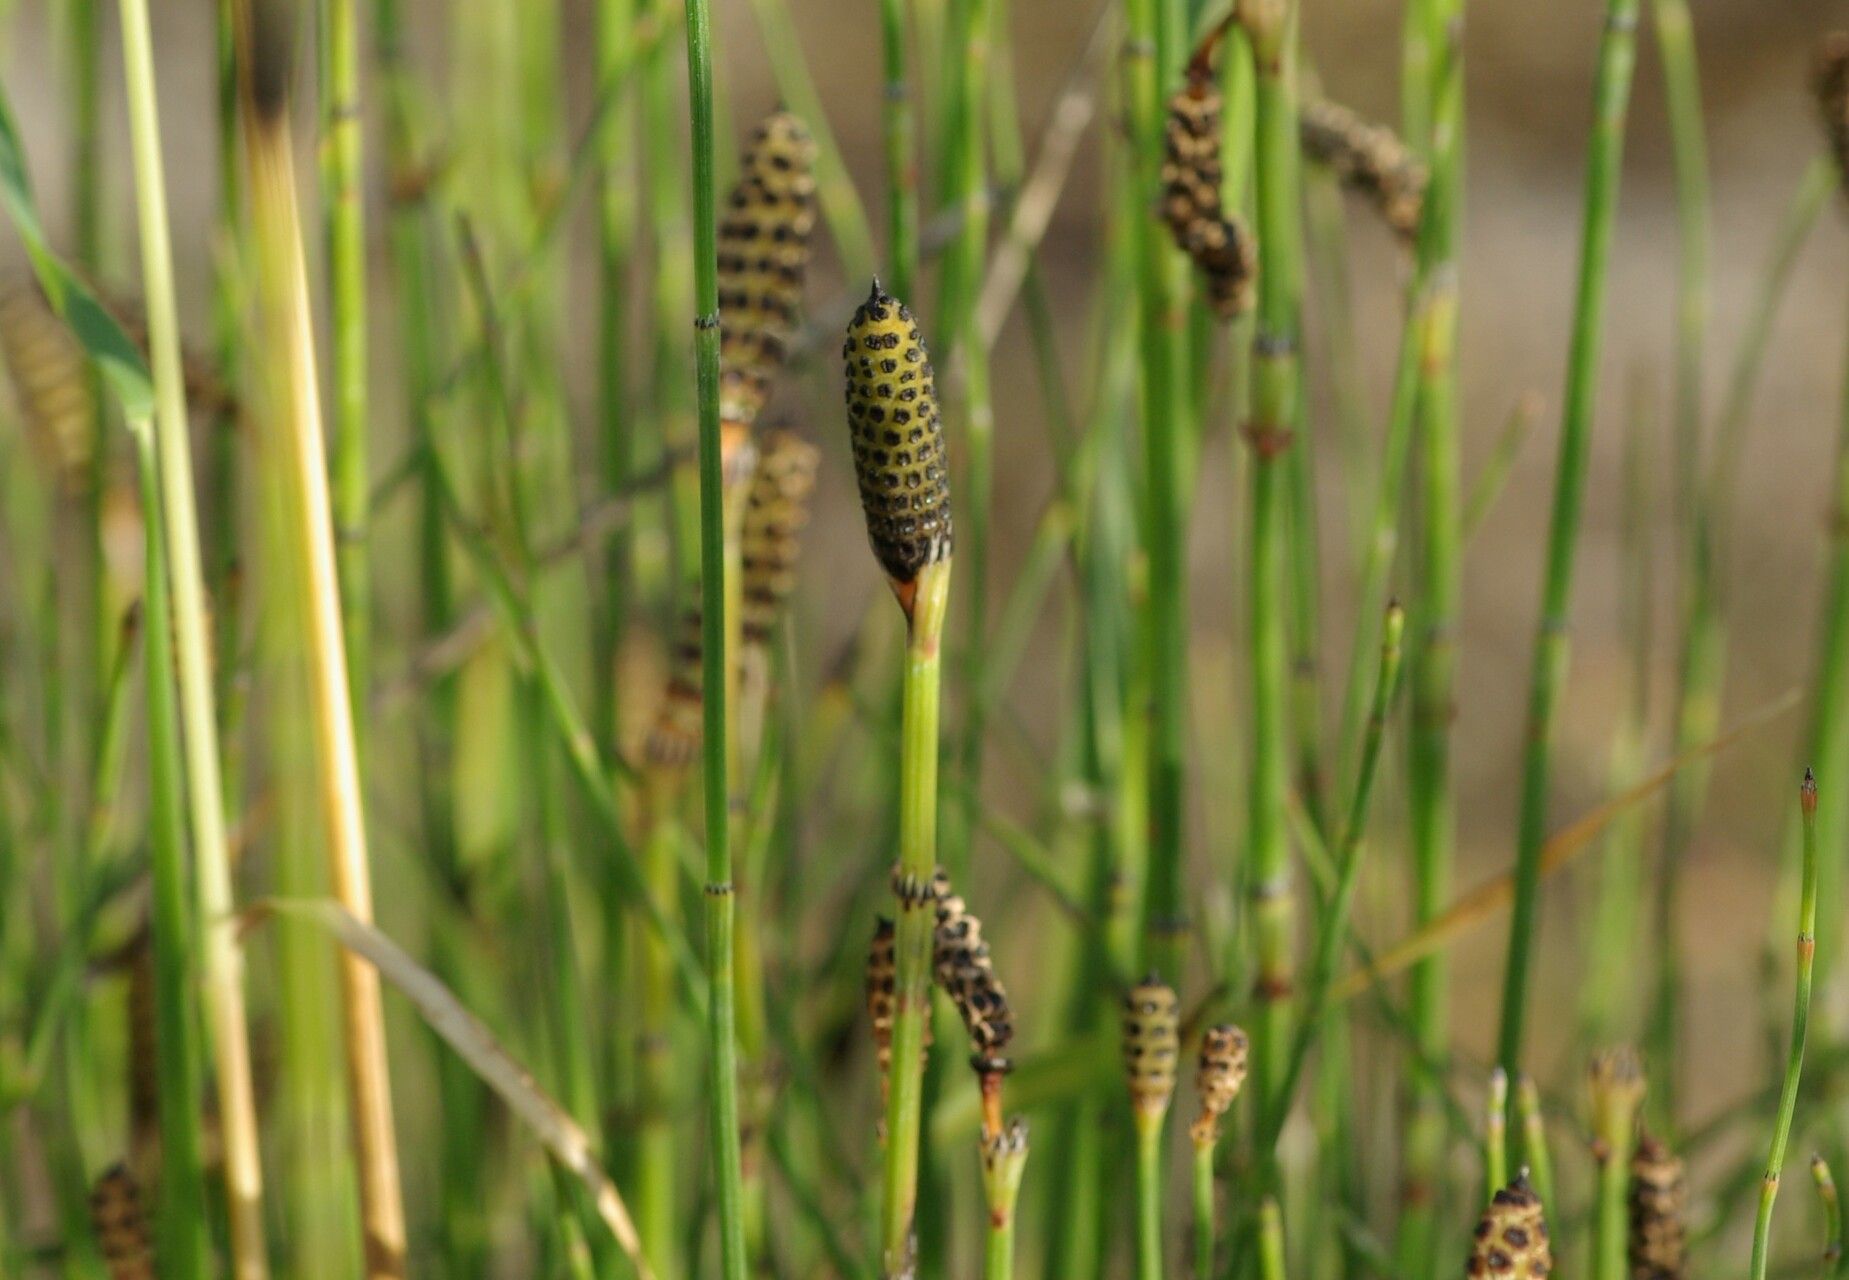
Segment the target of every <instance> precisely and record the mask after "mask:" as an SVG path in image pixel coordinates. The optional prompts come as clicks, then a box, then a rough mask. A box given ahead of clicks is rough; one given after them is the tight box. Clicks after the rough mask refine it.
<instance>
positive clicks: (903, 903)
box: [880, 557, 953, 1280]
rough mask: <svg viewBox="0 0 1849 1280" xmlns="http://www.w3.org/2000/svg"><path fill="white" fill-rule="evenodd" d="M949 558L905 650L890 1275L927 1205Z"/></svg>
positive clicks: (906, 1264)
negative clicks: (921, 1160) (928, 1060)
mask: <svg viewBox="0 0 1849 1280" xmlns="http://www.w3.org/2000/svg"><path fill="white" fill-rule="evenodd" d="M952 563H953V561H952V560H950V559H949V558H948V557H946V558H945V559H942V560H934V561H932V562H931V563H929V564H927V565H925V566H924V568H923V569H921V570H920V571H919V573H918V577H917V579H916V585H915V591H914V594H913V596H912V610H911V620H910V627H909V630H908V639H907V643H906V650H905V674H904V679H903V688H902V692H901V695H900V696H901V706H900V743H899V865H898V867H897V868H895V871H894V875H895V883H894V886H893V888H894V891H895V894H896V896H897V897H898V923H897V926H896V931H895V934H896V936H895V947H896V954H895V957H894V960H895V964H896V967H897V974H896V989H895V992H894V1000H895V1002H896V1013H895V1015H894V1017H893V1027H892V1087H891V1090H890V1091H889V1093H888V1096H887V1103H886V1160H885V1166H884V1179H883V1183H882V1200H881V1206H880V1274H881V1275H882V1276H884V1277H886V1278H887V1280H897V1278H898V1277H902V1276H910V1275H911V1274H912V1259H913V1251H914V1247H915V1246H914V1242H913V1240H912V1217H913V1214H914V1212H915V1211H916V1209H917V1205H918V1152H919V1121H920V1116H921V1113H922V1111H923V1106H924V1034H925V1024H926V1020H927V1019H928V1018H929V1017H930V1013H931V935H932V930H933V927H934V924H935V919H936V917H935V914H934V912H933V910H932V904H931V901H930V899H929V897H928V896H927V895H926V893H925V892H924V887H925V886H928V885H929V884H930V883H931V877H932V876H933V875H934V874H935V873H936V871H937V763H938V688H939V683H940V674H941V662H942V653H941V651H942V648H943V636H944V615H945V613H946V612H947V609H948V606H949V603H950V571H951V565H952Z"/></svg>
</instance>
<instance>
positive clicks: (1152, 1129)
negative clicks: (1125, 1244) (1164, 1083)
mask: <svg viewBox="0 0 1849 1280" xmlns="http://www.w3.org/2000/svg"><path fill="white" fill-rule="evenodd" d="M1167 1116H1168V1110H1167V1108H1164V1109H1163V1110H1161V1111H1158V1112H1155V1113H1153V1114H1145V1113H1143V1112H1142V1111H1140V1110H1139V1111H1138V1112H1137V1113H1136V1280H1162V1155H1163V1152H1162V1134H1163V1132H1164V1125H1163V1123H1162V1122H1163V1121H1164V1120H1165V1119H1166V1118H1167Z"/></svg>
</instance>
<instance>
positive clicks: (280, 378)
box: [238, 0, 406, 1278]
mask: <svg viewBox="0 0 1849 1280" xmlns="http://www.w3.org/2000/svg"><path fill="white" fill-rule="evenodd" d="M238 17H239V49H240V52H241V54H242V56H243V67H244V71H243V83H242V87H243V95H244V108H245V115H244V146H245V162H246V164H247V166H248V168H249V174H250V201H251V225H252V229H253V234H254V237H255V242H256V250H257V261H258V272H257V279H258V290H259V296H260V298H261V299H262V303H263V319H264V332H265V334H266V337H267V341H266V344H265V346H266V350H267V351H268V354H269V360H270V362H271V366H270V371H269V372H270V384H269V385H270V386H272V387H273V388H274V389H275V394H276V395H277V397H278V403H277V404H276V406H275V412H274V415H273V419H274V427H273V430H274V432H275V435H274V437H273V439H272V441H271V443H272V445H273V447H275V448H277V449H278V450H279V451H280V453H281V456H282V457H283V458H284V459H285V460H286V463H285V465H287V467H288V468H289V470H290V472H291V475H290V480H289V485H290V489H291V493H290V495H289V497H290V500H291V501H290V508H291V509H290V511H289V512H288V513H287V515H288V518H289V520H290V523H291V524H292V525H293V529H292V530H291V532H292V534H293V536H292V537H291V538H290V539H289V541H290V542H291V544H292V545H291V547H290V552H291V554H292V559H293V560H294V565H293V570H294V572H295V573H296V574H297V575H298V578H297V581H298V583H299V584H300V589H301V590H302V591H303V592H304V594H305V596H306V601H305V603H306V610H305V613H306V622H307V631H308V634H307V637H306V641H307V654H308V672H309V692H310V707H311V718H312V723H313V734H312V736H313V740H314V744H315V764H316V773H317V775H318V777H319V778H320V782H321V792H322V804H323V808H324V817H325V821H326V824H327V841H328V847H327V855H328V860H329V883H330V886H331V888H332V891H333V894H334V897H335V898H336V899H337V900H338V901H339V902H340V903H341V904H342V905H343V906H344V907H346V909H347V910H348V911H350V912H351V913H352V914H353V915H354V916H355V917H356V918H357V919H359V920H360V921H362V922H364V923H370V922H371V920H372V873H371V867H370V863H369V859H368V856H367V847H366V826H365V814H364V807H363V792H362V789H361V785H360V778H359V758H358V743H357V739H356V736H355V731H354V722H353V703H352V699H351V685H350V683H349V681H348V678H347V665H346V642H345V630H344V626H343V620H342V617H341V606H340V588H339V579H338V573H337V570H336V567H335V548H334V541H335V539H334V526H333V512H332V504H331V501H330V497H329V485H328V475H327V464H326V451H325V446H324V444H323V435H322V423H321V400H320V395H321V393H320V388H319V385H318V374H317V361H316V356H315V339H314V321H313V315H312V311H311V305H310V299H309V292H308V279H307V271H306V267H305V265H304V262H303V253H302V227H301V220H300V218H301V215H300V208H299V205H298V202H297V197H296V189H295V170H294V155H293V147H292V144H291V141H290V137H289V128H288V110H287V107H288V101H289V90H288V82H289V75H290V60H289V59H290V32H289V29H288V24H289V23H290V21H291V17H290V14H289V11H288V6H286V5H282V4H281V3H280V0H254V3H245V4H243V5H242V6H241V7H240V11H239V15H238ZM340 975H341V994H342V1002H343V1006H344V1032H345V1040H346V1054H347V1086H348V1092H349V1095H350V1098H351V1102H352V1107H353V1136H354V1153H355V1159H356V1163H357V1165H358V1169H359V1188H360V1213H361V1219H362V1224H361V1225H362V1230H363V1233H364V1239H365V1242H366V1249H365V1254H366V1256H365V1267H366V1273H367V1274H368V1275H369V1276H374V1277H381V1278H384V1277H397V1276H402V1275H403V1274H404V1270H405V1244H406V1240H405V1218H404V1198H403V1192H402V1189H401V1187H400V1183H399V1171H398V1150H397V1139H396V1136H395V1134H394V1132H393V1122H392V1099H391V1078H390V1070H389V1067H388V1064H387V1059H386V1044H385V1022H384V1009H383V1007H382V1003H381V999H380V990H379V976H378V973H377V971H376V970H374V969H373V968H372V967H371V966H370V965H368V964H367V963H366V962H365V961H364V960H362V959H360V958H359V957H357V956H354V955H352V954H350V953H343V955H342V956H341V959H340Z"/></svg>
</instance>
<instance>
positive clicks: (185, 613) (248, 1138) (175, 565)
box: [121, 0, 269, 1280]
mask: <svg viewBox="0 0 1849 1280" xmlns="http://www.w3.org/2000/svg"><path fill="white" fill-rule="evenodd" d="M121 21H122V61H123V68H124V75H125V79H126V81H127V92H128V103H129V126H130V137H131V143H132V148H133V152H134V157H135V180H136V203H137V208H138V211H139V220H140V226H141V261H142V273H143V278H144V279H143V288H144V293H145V296H146V299H147V311H148V338H149V346H150V348H151V354H152V356H153V365H154V384H155V417H154V432H153V435H154V448H155V453H156V457H157V463H158V466H157V476H158V488H159V497H160V507H161V518H162V520H163V521H164V523H165V526H166V528H165V537H166V544H167V545H166V551H167V554H166V561H167V565H166V568H167V575H168V583H169V586H170V588H171V591H172V598H173V642H174V650H175V656H176V666H177V669H178V680H179V698H180V704H179V709H180V721H181V728H182V732H181V744H182V746H183V748H184V751H185V759H186V770H185V773H186V782H187V801H188V805H187V807H188V818H189V825H190V828H191V831H192V838H193V864H194V871H195V875H196V877H197V881H196V885H195V892H196V894H197V906H196V910H197V913H198V914H197V924H198V929H199V936H200V939H201V941H202V944H203V956H202V982H203V984H204V990H205V1012H206V1021H207V1023H208V1024H209V1026H210V1029H211V1038H212V1052H213V1059H214V1068H215V1070H214V1076H215V1079H216V1082H217V1086H218V1100H219V1126H220V1134H221V1140H222V1142H223V1145H224V1162H225V1191H226V1195H227V1198H228V1200H229V1202H230V1226H231V1257H232V1274H233V1275H234V1276H235V1277H236V1278H237V1280H258V1278H260V1277H263V1276H265V1275H267V1274H268V1270H269V1266H268V1262H267V1260H266V1256H265V1251H264V1244H263V1215H262V1200H263V1171H262V1166H261V1164H260V1163H259V1160H258V1154H257V1123H256V1101H255V1093H254V1090H253V1087H252V1082H251V1070H250V1042H249V1032H248V1029H247V1025H246V1019H245V1012H244V989H243V972H242V971H243V959H242V956H241V954H240V952H239V949H238V943H237V939H236V937H235V936H234V934H233V930H234V928H235V927H236V926H235V921H234V919H233V910H234V908H233V897H232V890H231V863H230V856H229V853H228V850H227V846H226V840H225V820H224V809H223V804H224V787H223V784H222V782H221V779H220V776H219V747H218V720H217V716H216V714H215V712H214V709H213V691H212V671H211V656H210V655H211V646H210V642H209V640H208V638H207V634H206V627H207V625H208V624H207V616H208V611H207V608H206V604H205V590H204V586H203V582H202V577H203V572H202V569H201V558H200V553H199V523H198V517H197V513H196V510H195V504H194V500H193V476H192V450H191V443H190V438H189V434H188V428H187V417H186V398H185V385H184V378H183V374H182V370H181V367H180V332H179V322H178V318H177V312H176V306H175V300H174V281H173V258H172V251H171V248H170V237H169V235H168V230H167V191H166V177H165V172H164V169H163V166H162V161H161V143H160V116H159V109H158V107H157V106H156V104H155V87H154V54H153V42H152V37H151V35H150V31H149V23H148V9H147V0H121Z"/></svg>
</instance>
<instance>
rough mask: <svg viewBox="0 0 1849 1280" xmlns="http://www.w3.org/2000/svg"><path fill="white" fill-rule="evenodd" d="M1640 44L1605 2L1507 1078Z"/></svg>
mask: <svg viewBox="0 0 1849 1280" xmlns="http://www.w3.org/2000/svg"><path fill="white" fill-rule="evenodd" d="M1636 40H1637V0H1609V3H1608V5H1607V9H1606V18H1605V34H1604V38H1603V40H1602V41H1601V43H1600V49H1599V69H1598V78H1597V81H1596V85H1595V88H1594V95H1593V96H1594V109H1595V118H1594V122H1593V128H1592V142H1591V148H1590V151H1589V153H1588V155H1587V158H1586V196H1585V211H1584V224H1583V227H1582V230H1581V236H1582V238H1581V242H1580V263H1579V285H1578V302H1577V304H1576V306H1575V310H1574V320H1573V340H1572V347H1571V353H1570V356H1569V359H1568V365H1567V383H1566V396H1565V405H1564V417H1563V420H1562V424H1561V432H1560V454H1559V460H1558V463H1557V468H1556V471H1555V479H1554V505H1553V513H1552V516H1551V519H1550V524H1549V531H1548V541H1547V562H1546V569H1545V577H1544V580H1543V586H1542V591H1541V616H1540V621H1539V623H1538V626H1537V629H1536V634H1535V645H1534V664H1533V668H1532V671H1531V673H1530V683H1529V693H1528V729H1527V738H1526V745H1525V747H1524V759H1523V765H1522V796H1521V818H1520V825H1519V829H1518V833H1517V843H1516V855H1515V902H1514V907H1513V912H1512V916H1511V919H1510V924H1509V952H1508V964H1507V967H1506V969H1505V970H1504V974H1503V990H1502V1026H1501V1030H1500V1033H1499V1035H1498V1037H1497V1060H1498V1061H1499V1062H1500V1064H1501V1065H1502V1068H1503V1070H1505V1071H1507V1072H1508V1073H1509V1074H1510V1076H1511V1077H1514V1076H1516V1075H1519V1074H1520V1071H1521V1056H1522V1033H1523V1030H1524V1025H1525V1016H1526V1012H1527V998H1528V976H1529V969H1530V966H1531V961H1532V958H1533V950H1534V937H1535V926H1536V922H1537V920H1538V917H1539V914H1540V890H1541V846H1542V844H1543V843H1544V842H1545V841H1546V838H1547V796H1548V767H1549V764H1550V761H1549V750H1548V749H1549V746H1550V745H1551V743H1552V739H1553V721H1554V709H1555V707H1556V705H1557V704H1558V702H1559V698H1560V693H1561V690H1562V688H1563V687H1564V685H1565V684H1566V675H1567V661H1568V648H1567V609H1568V605H1569V602H1570V597H1571V595H1572V585H1573V562H1574V558H1575V553H1576V551H1577V549H1578V544H1579V524H1580V512H1581V508H1582V506H1583V504H1584V497H1585V484H1586V469H1587V461H1588V458H1589V456H1590V452H1591V437H1592V416H1593V405H1594V401H1595V399H1596V394H1597V390H1598V370H1599V343H1600V337H1601V332H1602V329H1603V321H1604V311H1605V307H1604V304H1605V266H1606V261H1607V259H1608V257H1609V254H1610V249H1611V238H1612V224H1613V221H1614V220H1615V216H1616V214H1617V208H1618V178H1619V171H1620V169H1621V166H1622V162H1623V158H1624V122H1625V115H1626V111H1627V108H1628V106H1629V104H1630V96H1631V76H1632V72H1633V70H1634V68H1635V66H1636V61H1637V51H1636Z"/></svg>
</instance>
